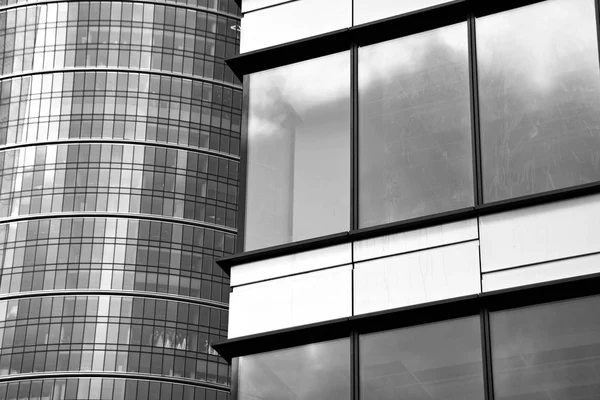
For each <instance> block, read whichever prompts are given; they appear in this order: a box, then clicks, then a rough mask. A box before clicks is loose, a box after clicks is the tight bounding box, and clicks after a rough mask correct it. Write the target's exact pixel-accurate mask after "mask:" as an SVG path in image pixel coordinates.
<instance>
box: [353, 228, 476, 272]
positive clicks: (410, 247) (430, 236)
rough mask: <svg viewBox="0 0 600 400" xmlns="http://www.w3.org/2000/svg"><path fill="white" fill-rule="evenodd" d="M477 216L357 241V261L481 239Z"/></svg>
mask: <svg viewBox="0 0 600 400" xmlns="http://www.w3.org/2000/svg"><path fill="white" fill-rule="evenodd" d="M477 235H478V233H477V219H475V218H474V219H469V220H465V221H459V222H453V223H450V224H444V225H438V226H432V227H429V228H425V229H416V230H413V231H408V232H402V233H396V234H393V235H387V236H380V237H377V238H373V239H367V240H361V241H358V242H354V261H355V262H358V261H363V260H369V259H373V258H379V257H384V256H389V255H394V254H402V253H406V252H409V251H414V250H421V249H427V248H431V247H436V246H442V245H446V244H451V243H457V242H464V241H468V240H474V239H477Z"/></svg>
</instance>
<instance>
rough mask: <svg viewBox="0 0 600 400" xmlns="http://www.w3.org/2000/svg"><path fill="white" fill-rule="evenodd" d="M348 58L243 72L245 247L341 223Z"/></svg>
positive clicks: (345, 204) (345, 200)
mask: <svg viewBox="0 0 600 400" xmlns="http://www.w3.org/2000/svg"><path fill="white" fill-rule="evenodd" d="M349 68H350V57H349V53H348V52H343V53H338V54H334V55H331V56H327V57H322V58H318V59H314V60H310V61H306V62H302V63H299V64H293V65H289V66H285V67H281V68H277V69H273V70H268V71H264V72H260V73H257V74H253V75H251V76H250V104H249V116H248V124H249V127H248V175H247V179H248V186H247V187H248V192H247V198H246V235H245V237H246V243H245V247H246V250H253V249H257V248H262V247H268V246H274V245H278V244H282V243H288V242H292V241H298V240H302V239H307V238H311V237H317V236H322V235H326V234H330V233H336V232H340V231H346V230H348V228H349V220H350V218H349V215H350V214H349V213H350V211H349V210H350V204H349V203H350V73H349Z"/></svg>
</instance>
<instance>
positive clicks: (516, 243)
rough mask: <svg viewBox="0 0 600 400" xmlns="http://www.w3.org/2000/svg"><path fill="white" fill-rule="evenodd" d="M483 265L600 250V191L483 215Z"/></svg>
mask: <svg viewBox="0 0 600 400" xmlns="http://www.w3.org/2000/svg"><path fill="white" fill-rule="evenodd" d="M480 241H481V264H482V265H481V269H482V271H483V272H491V271H498V270H502V269H506V268H513V267H518V266H523V265H528V264H533V263H541V262H546V261H552V260H556V259H561V258H568V257H574V256H580V255H584V254H590V253H595V252H600V195H594V196H587V197H581V198H577V199H573V200H568V201H562V202H557V203H551V204H545V205H542V206H537V207H529V208H523V209H520V210H515V211H510V212H505V213H500V214H495V215H489V216H485V217H482V218H480Z"/></svg>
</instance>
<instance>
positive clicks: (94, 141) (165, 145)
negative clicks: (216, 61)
mask: <svg viewBox="0 0 600 400" xmlns="http://www.w3.org/2000/svg"><path fill="white" fill-rule="evenodd" d="M53 144H128V145H137V146H153V147H161V148H165V149H175V150H184V151H192V152H195V153H202V154H207V155H210V156H215V157H220V158H226V159H228V160H231V161H240V157H239V156H234V155H232V154H227V153H221V152H219V151H215V150H210V149H204V148H198V147H188V146H180V145H176V144H170V143H162V142H149V141H143V140H137V139H136V140H125V139H110V138H107V139H61V140H47V141H36V142H26V143H16V144H9V145H4V146H0V151H4V150H13V149H19V148H23V147H34V146H46V145H53Z"/></svg>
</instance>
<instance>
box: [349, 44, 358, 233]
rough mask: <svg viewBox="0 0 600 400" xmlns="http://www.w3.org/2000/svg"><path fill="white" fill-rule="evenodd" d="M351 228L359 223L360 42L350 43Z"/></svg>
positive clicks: (356, 227)
mask: <svg viewBox="0 0 600 400" xmlns="http://www.w3.org/2000/svg"><path fill="white" fill-rule="evenodd" d="M350 119H351V121H350V135H351V136H350V152H351V153H350V230H356V229H358V228H359V223H358V213H359V211H358V176H359V175H358V173H359V171H358V161H359V160H358V43H357V41H356V40H353V41H352V43H351V45H350Z"/></svg>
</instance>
